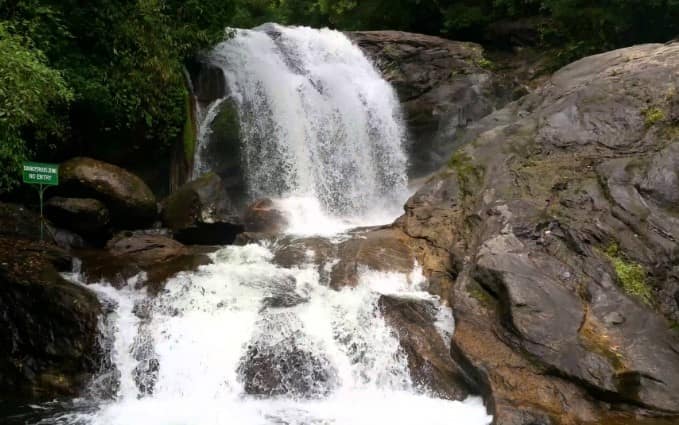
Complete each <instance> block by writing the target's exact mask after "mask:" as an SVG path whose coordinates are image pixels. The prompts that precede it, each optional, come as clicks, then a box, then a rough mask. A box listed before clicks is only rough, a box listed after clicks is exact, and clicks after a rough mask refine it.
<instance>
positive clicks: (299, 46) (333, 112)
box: [194, 24, 407, 216]
mask: <svg viewBox="0 0 679 425" xmlns="http://www.w3.org/2000/svg"><path fill="white" fill-rule="evenodd" d="M208 60H209V61H210V62H211V63H212V64H214V65H216V66H218V67H220V68H221V69H222V71H223V73H224V75H225V79H226V82H227V85H228V94H227V98H228V99H229V100H231V101H232V102H234V103H235V105H236V106H237V111H238V119H239V122H240V139H241V146H240V151H241V163H242V166H243V173H244V178H245V181H246V185H247V189H248V194H249V197H250V199H254V198H259V197H271V198H286V199H290V198H294V199H304V200H307V201H310V202H315V203H316V204H317V205H319V209H320V210H322V211H324V212H325V213H328V214H331V215H335V216H347V215H353V216H356V215H366V214H368V215H369V214H370V213H374V212H375V211H376V210H379V209H383V210H384V209H390V208H391V209H392V210H394V209H395V210H396V211H398V210H399V209H400V207H401V205H402V204H403V201H404V200H405V198H406V196H407V193H406V184H407V181H406V180H407V177H406V168H407V158H406V155H405V153H404V142H405V137H406V135H405V131H404V126H403V123H402V117H401V112H400V107H399V102H398V99H397V97H396V94H395V92H394V90H393V88H392V87H391V86H390V85H389V84H388V83H387V82H386V81H385V80H384V79H383V78H382V77H381V76H380V75H379V73H378V71H376V69H375V68H374V67H373V65H372V64H371V63H370V61H369V60H368V59H367V58H366V57H365V55H364V54H363V52H362V51H361V50H360V49H359V48H358V47H357V46H355V45H353V44H352V43H351V41H350V40H349V39H348V38H347V37H346V36H345V35H344V34H342V33H340V32H337V31H332V30H328V29H322V30H317V29H312V28H305V27H283V26H279V25H275V24H267V25H264V26H261V27H258V28H256V29H253V30H236V31H235V33H234V34H233V36H232V37H231V38H230V39H228V40H227V41H224V42H223V43H221V44H219V45H218V46H217V47H215V48H214V49H213V50H212V52H211V53H210V55H209V58H208ZM223 101H224V99H219V100H217V101H215V102H213V104H211V105H209V106H208V107H207V110H206V111H205V112H204V113H202V114H201V117H202V120H203V122H202V123H201V125H200V131H199V133H200V134H199V137H198V140H199V142H198V149H197V150H196V160H195V167H196V169H195V170H194V175H199V174H201V173H203V172H205V171H208V170H209V167H208V166H207V165H206V163H207V161H206V158H204V156H205V155H206V149H205V146H206V144H207V143H208V142H209V135H210V134H211V133H212V131H215V129H214V128H212V126H211V124H212V121H213V120H214V119H215V117H216V116H217V115H218V113H219V109H220V107H221V105H222V104H223Z"/></svg>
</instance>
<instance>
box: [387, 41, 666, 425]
mask: <svg viewBox="0 0 679 425" xmlns="http://www.w3.org/2000/svg"><path fill="white" fill-rule="evenodd" d="M678 87H679V43H673V44H668V45H643V46H637V47H632V48H628V49H624V50H619V51H614V52H609V53H605V54H601V55H597V56H593V57H589V58H585V59H582V60H580V61H578V62H576V63H574V64H571V65H569V66H567V67H565V68H564V69H562V70H561V71H559V72H557V73H556V74H555V75H554V76H553V77H552V78H551V79H550V80H549V81H548V82H547V83H546V84H545V85H544V86H542V87H541V88H539V89H538V90H536V91H535V92H534V93H532V94H529V95H527V96H526V97H524V98H522V99H520V100H518V101H516V102H514V103H512V104H510V105H508V106H507V107H506V108H504V109H502V110H499V111H497V112H495V113H493V114H491V115H490V116H488V117H486V118H484V119H482V120H481V121H480V122H478V123H476V124H474V125H473V126H471V128H469V129H468V130H467V134H466V135H465V141H466V145H465V146H464V147H463V148H461V149H460V150H458V151H457V152H455V153H454V155H453V156H452V158H451V159H450V161H449V163H448V165H447V166H446V167H444V168H443V169H442V170H440V172H439V173H437V174H436V175H434V176H433V177H431V178H430V180H429V181H428V182H427V183H426V185H425V186H424V187H423V188H421V189H420V190H419V191H418V192H417V193H416V194H415V195H414V196H413V197H412V198H411V199H410V200H409V201H408V203H407V205H406V213H405V215H404V216H402V217H401V218H400V219H399V220H398V221H397V222H396V224H395V225H396V227H397V228H399V229H401V230H402V231H403V232H404V233H406V234H407V235H409V236H410V237H411V239H410V245H411V246H412V247H413V249H414V250H415V252H416V253H417V256H418V257H419V259H420V261H421V263H422V264H423V265H424V267H425V269H426V271H427V273H428V274H429V276H430V279H431V282H432V286H431V288H430V289H431V290H432V291H435V292H438V293H440V294H441V295H442V296H444V297H446V298H447V299H448V300H449V302H450V304H451V306H452V307H453V310H454V313H455V319H456V332H455V335H454V336H453V341H452V349H451V352H452V357H453V358H454V359H455V362H456V363H457V364H458V365H460V367H461V368H462V369H464V370H465V371H466V374H467V376H466V381H467V383H468V384H469V385H471V386H472V388H473V389H475V390H476V391H478V392H480V393H482V394H483V395H484V396H485V398H486V400H487V402H488V407H489V409H490V410H491V411H492V412H493V414H494V415H495V423H497V424H502V425H506V424H511V425H514V424H517V425H518V424H526V425H527V424H583V423H622V421H624V420H632V419H634V420H635V421H636V420H641V419H642V418H644V417H666V416H669V417H672V418H674V419H672V420H674V421H676V420H679V419H677V415H679V330H678V329H677V321H678V320H679V315H678V314H677V311H678V310H677V308H678V302H679V292H678V291H679V281H678V279H679V267H678V266H677V264H679V257H678V254H679V250H677V243H676V242H677V238H679V233H678V232H679V226H678V224H679V221H678V220H679V214H678V211H679V209H678V207H679V204H678V203H677V201H678V200H679V199H677V183H678V182H679V177H678V173H679V168H678V167H679V165H678V164H679V149H677V146H679V94H678V93H677V89H678ZM609 421H610V422H609ZM634 423H637V422H634ZM639 423H641V422H639Z"/></svg>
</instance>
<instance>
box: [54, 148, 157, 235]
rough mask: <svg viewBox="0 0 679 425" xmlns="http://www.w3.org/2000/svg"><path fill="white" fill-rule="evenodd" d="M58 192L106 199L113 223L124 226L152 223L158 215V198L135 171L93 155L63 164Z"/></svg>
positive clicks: (75, 196)
mask: <svg viewBox="0 0 679 425" xmlns="http://www.w3.org/2000/svg"><path fill="white" fill-rule="evenodd" d="M59 183H60V186H59V187H58V192H59V193H60V194H62V195H64V196H68V197H74V198H94V199H97V200H99V201H101V202H103V203H104V204H105V205H106V207H107V208H108V209H109V211H110V213H111V221H112V223H113V224H115V225H116V226H119V227H123V228H130V227H141V226H145V225H148V224H150V223H151V222H152V221H153V220H154V219H155V218H156V216H157V213H158V211H157V206H156V198H155V196H154V195H153V192H151V189H149V187H148V186H147V185H146V183H144V181H143V180H141V179H140V178H139V177H137V176H135V175H134V174H132V173H130V172H128V171H126V170H124V169H122V168H120V167H117V166H115V165H112V164H108V163H105V162H101V161H97V160H94V159H91V158H73V159H70V160H68V161H66V162H64V163H63V164H61V166H60V167H59Z"/></svg>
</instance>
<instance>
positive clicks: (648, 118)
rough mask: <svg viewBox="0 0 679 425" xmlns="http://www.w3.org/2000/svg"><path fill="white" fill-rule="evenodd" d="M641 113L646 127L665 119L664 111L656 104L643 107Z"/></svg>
mask: <svg viewBox="0 0 679 425" xmlns="http://www.w3.org/2000/svg"><path fill="white" fill-rule="evenodd" d="M641 113H642V114H643V115H644V123H645V124H646V127H652V126H653V125H655V124H656V123H658V122H660V121H663V120H664V119H665V112H664V111H663V110H662V109H660V108H658V107H656V106H654V107H650V108H647V109H644V110H643V111H642V112H641Z"/></svg>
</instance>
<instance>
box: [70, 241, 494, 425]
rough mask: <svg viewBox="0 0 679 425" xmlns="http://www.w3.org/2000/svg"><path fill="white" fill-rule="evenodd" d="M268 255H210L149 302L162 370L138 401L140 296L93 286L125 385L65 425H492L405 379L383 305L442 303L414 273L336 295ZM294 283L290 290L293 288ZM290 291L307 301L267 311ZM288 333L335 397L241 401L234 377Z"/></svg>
mask: <svg viewBox="0 0 679 425" xmlns="http://www.w3.org/2000/svg"><path fill="white" fill-rule="evenodd" d="M272 256H273V253H272V252H271V251H270V250H269V249H267V248H266V247H264V246H260V245H247V246H243V247H236V246H231V247H227V248H224V249H222V250H220V251H218V252H217V253H215V254H213V259H214V260H215V263H214V264H211V265H208V266H204V267H202V268H201V269H200V270H199V271H197V272H193V273H183V274H181V275H179V276H178V277H175V278H173V279H171V280H170V281H169V282H168V284H167V288H166V291H165V292H164V293H162V294H161V295H160V296H159V297H158V298H156V299H155V300H154V301H153V302H152V304H151V306H150V308H151V310H150V311H151V316H150V319H149V321H148V322H146V323H145V324H144V329H145V330H146V331H148V333H149V335H148V338H149V339H150V340H151V341H152V344H153V353H154V356H155V357H156V358H157V359H158V361H159V365H160V367H159V373H158V378H157V382H156V384H155V388H154V391H153V394H151V395H144V394H142V393H141V392H140V391H139V389H138V388H137V387H136V385H135V382H134V378H133V371H134V369H135V368H136V367H137V365H138V364H139V360H138V359H135V358H134V356H133V355H131V353H132V352H133V351H134V346H135V344H138V340H139V338H138V335H137V334H138V333H139V332H141V329H142V327H141V326H140V324H141V322H142V321H140V319H138V318H137V317H136V316H134V314H133V308H132V306H133V304H134V301H138V300H139V299H142V297H140V295H142V294H140V293H139V292H135V291H134V290H133V289H131V288H126V289H124V290H122V291H117V290H114V289H112V288H110V287H107V286H101V285H98V286H97V287H96V288H97V290H98V291H100V292H103V293H105V294H106V296H109V297H111V298H114V299H116V300H117V301H118V308H117V311H116V316H115V324H116V329H117V330H116V332H115V336H116V342H115V350H114V351H113V353H112V360H113V362H114V363H115V365H116V367H117V368H118V370H119V371H120V372H121V374H122V376H121V385H120V388H119V391H118V394H117V396H116V399H115V400H114V401H113V402H104V403H103V404H102V406H101V408H100V409H99V410H98V411H96V412H94V413H89V414H72V415H70V416H68V417H67V418H68V419H63V420H62V422H59V423H64V424H66V423H69V424H75V423H78V424H81V423H82V424H91V425H227V424H239V425H250V424H252V425H254V424H272V425H273V424H300V425H302V424H305V425H306V424H335V425H356V424H375V423H392V424H396V425H399V424H404V425H405V424H408V425H411V424H412V423H427V424H434V425H435V424H448V423H451V421H453V422H454V423H456V424H470V425H482V424H488V423H490V420H491V418H490V417H488V416H487V415H486V413H485V408H483V406H482V405H481V403H480V401H479V400H478V399H473V398H472V399H469V400H467V401H465V402H455V401H448V400H441V399H436V398H434V397H432V396H430V395H427V394H424V393H422V392H421V391H420V390H419V389H418V388H416V386H414V385H413V383H412V381H411V379H410V374H409V372H408V366H407V356H406V354H405V353H404V352H403V350H402V349H401V347H400V344H399V342H398V339H397V338H396V336H395V333H394V332H393V331H392V330H391V329H390V328H389V326H388V325H387V324H386V322H385V321H384V318H383V317H382V316H381V313H380V309H379V308H378V307H377V302H378V299H379V297H380V296H381V295H383V294H389V295H392V296H400V297H406V298H408V297H414V298H419V299H427V300H428V301H429V302H432V303H434V304H435V305H438V300H437V299H436V298H435V297H432V296H431V295H429V294H427V293H426V292H424V291H422V290H421V288H420V287H419V284H420V279H421V272H418V269H417V268H415V271H414V272H413V273H412V274H410V275H408V274H402V273H383V272H375V271H371V270H367V269H366V270H362V271H361V272H360V277H359V286H358V287H356V288H345V289H343V290H341V291H335V290H332V289H330V288H328V287H326V286H324V285H322V284H321V283H320V276H319V273H318V269H317V268H316V267H315V266H314V265H311V264H308V265H305V266H302V267H293V268H290V269H287V268H282V267H279V266H276V265H275V264H273V263H272V262H271V259H272ZM292 280H294V282H295V284H294V286H290V284H289V283H290V282H291V281H292ZM286 282H287V283H286ZM286 285H288V286H286ZM283 289H285V290H286V291H288V292H289V293H294V294H296V295H298V296H300V297H301V298H303V299H306V300H307V301H306V302H302V303H300V304H299V305H296V306H291V307H287V308H275V309H271V308H268V309H267V308H263V306H264V300H265V299H266V298H267V297H271V296H272V295H275V294H277V293H280V291H281V290H283ZM439 307H440V308H443V307H442V306H439ZM451 326H452V324H451ZM449 330H451V329H449ZM290 335H295V341H296V342H295V343H296V344H297V346H298V347H299V348H300V349H302V350H305V351H308V352H311V353H314V354H315V355H318V356H320V357H322V358H326V359H327V361H328V364H327V368H328V369H329V370H332V371H333V373H335V375H336V377H335V386H333V387H332V388H331V391H330V392H329V394H328V395H325V396H321V397H314V398H312V399H308V400H305V399H300V398H298V397H294V396H289V397H269V398H265V399H257V398H254V397H252V396H248V395H246V394H245V392H244V387H243V383H242V382H241V380H242V378H240V377H239V375H238V367H239V365H240V364H241V362H242V361H243V357H244V355H245V353H246V352H247V350H248V346H250V345H252V344H258V343H261V342H262V341H265V342H266V344H271V345H272V346H275V345H276V343H277V342H279V341H285V340H286V338H287V337H288V336H290Z"/></svg>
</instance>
